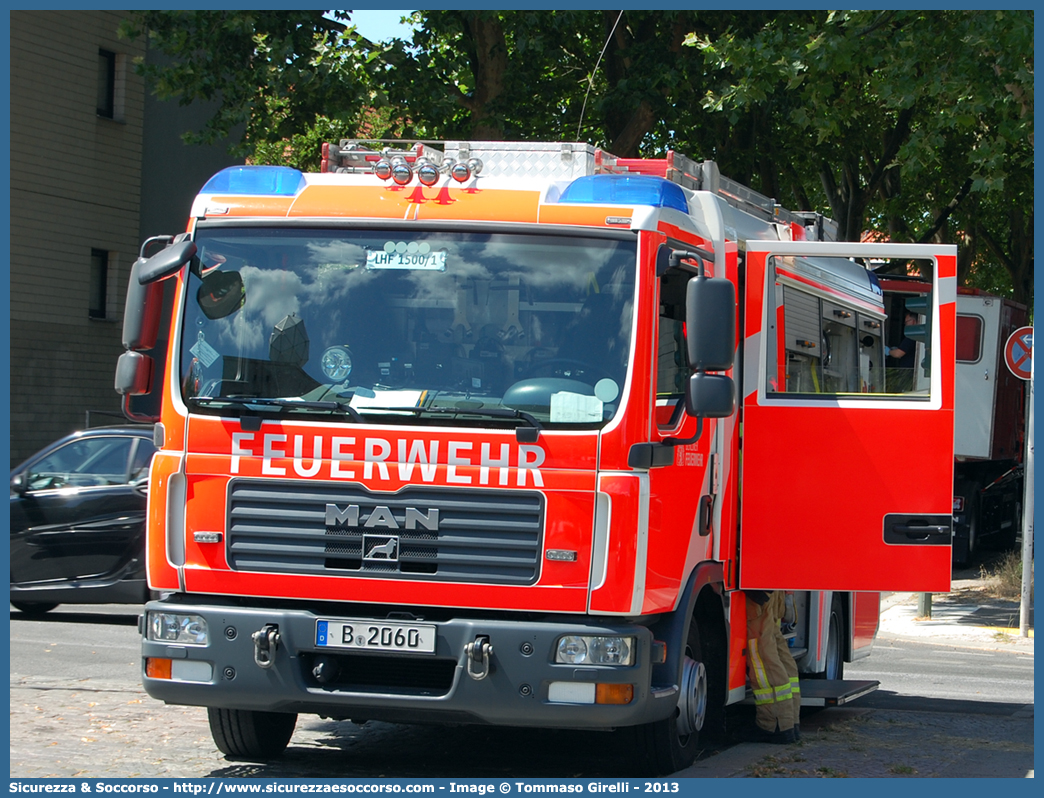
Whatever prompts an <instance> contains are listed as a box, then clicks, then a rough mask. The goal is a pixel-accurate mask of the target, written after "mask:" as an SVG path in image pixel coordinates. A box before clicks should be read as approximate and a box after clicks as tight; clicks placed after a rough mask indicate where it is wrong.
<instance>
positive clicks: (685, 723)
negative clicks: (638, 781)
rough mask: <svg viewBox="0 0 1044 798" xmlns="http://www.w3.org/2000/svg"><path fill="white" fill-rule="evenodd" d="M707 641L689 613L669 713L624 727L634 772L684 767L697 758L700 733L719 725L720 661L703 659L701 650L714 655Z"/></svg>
mask: <svg viewBox="0 0 1044 798" xmlns="http://www.w3.org/2000/svg"><path fill="white" fill-rule="evenodd" d="M707 642H709V640H701V630H700V625H699V623H698V621H697V618H696V617H695V615H694V617H693V619H692V620H691V621H690V623H689V636H688V639H687V640H686V645H685V660H684V662H683V664H682V680H681V690H680V695H679V698H678V707H677V708H676V709H675V711H674V714H672V715H671V716H669V717H667V718H664V719H663V720H658V721H655V722H653V723H646V724H643V725H641V726H632V727H630V728H629V729H626V730H625V731H626V732H627V734H628V735H629V738H630V739H629V740H628V747H629V749H630V750H631V751H633V755H634V757H635V759H636V760H637V761H636V764H637V765H638V767H639V770H640V773H639V775H646V776H668V775H670V774H672V773H676V772H677V771H679V770H682V769H683V768H687V767H688V766H689V765H691V764H692V763H693V762H695V761H696V755H697V754H698V753H699V752H700V742H701V739H705V738H707V737H712V736H714V735H715V734H717V733H718V731H719V730H724V712H725V702H724V699H723V698H722V697H721V696H720V692H721V691H720V690H719V689H717V688H718V681H719V677H723V676H724V667H723V663H720V664H721V665H722V667H719V663H717V662H714V661H711V662H704V651H707V652H708V653H709V654H710V655H711V658H712V659H713V652H714V651H715V650H716V647H715V646H713V645H706V644H705V643H707ZM708 666H709V667H708ZM721 684H722V685H723V684H724V682H723V681H722V682H721ZM719 699H720V706H719V704H718V701H719Z"/></svg>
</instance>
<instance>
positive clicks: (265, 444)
mask: <svg viewBox="0 0 1044 798" xmlns="http://www.w3.org/2000/svg"><path fill="white" fill-rule="evenodd" d="M830 228H831V224H830V222H829V220H825V219H823V218H822V217H821V216H819V215H817V214H815V213H792V212H789V211H786V210H785V209H783V208H781V207H780V206H779V205H777V204H776V203H775V202H774V201H773V200H771V199H769V198H767V197H763V196H761V195H759V194H757V193H755V192H753V191H750V190H749V189H746V188H745V187H743V186H740V185H738V184H736V183H734V182H732V181H730V180H728V179H727V178H725V177H722V176H721V175H720V174H719V173H718V170H717V168H716V165H715V164H714V163H713V162H710V161H704V162H695V161H692V160H690V159H688V158H686V157H684V156H682V155H680V154H677V153H673V152H671V153H668V155H667V157H666V158H663V159H618V158H614V157H612V156H611V155H609V154H607V153H604V152H602V151H600V150H597V149H595V148H593V147H591V146H589V145H585V144H576V143H560V142H559V143H510V142H466V141H454V142H444V143H442V144H439V145H432V144H427V143H424V144H419V145H416V146H409V147H407V146H401V145H395V144H388V145H387V146H382V145H381V144H374V143H363V142H349V141H342V142H341V143H340V144H339V145H325V146H324V163H323V171H322V172H321V173H316V174H305V173H302V172H299V171H297V170H295V169H291V168H287V167H277V166H242V167H233V168H230V169H226V170H224V171H222V172H219V173H218V174H217V175H215V176H214V177H213V178H212V179H211V180H210V181H209V182H208V183H207V184H206V185H205V186H204V187H203V189H202V190H201V192H200V194H199V195H198V197H197V199H196V200H195V203H194V205H193V207H192V212H191V218H190V220H189V224H188V229H187V231H186V232H185V233H184V234H181V235H179V236H177V237H175V238H173V239H172V240H171V241H170V242H169V245H168V246H167V247H166V248H164V249H163V250H161V251H160V252H158V253H156V254H155V255H153V256H152V257H150V258H145V257H142V258H141V259H139V261H138V262H137V263H136V264H135V266H134V269H133V273H132V279H131V286H130V290H129V292H128V299H127V315H126V324H125V328H124V344H125V346H126V349H127V351H126V352H125V353H124V354H123V356H122V357H121V359H120V362H119V365H118V367H117V377H116V386H117V390H118V391H119V392H120V393H122V394H124V395H125V397H127V398H128V399H129V398H130V397H132V396H136V395H143V394H148V393H149V392H150V390H153V389H155V390H157V391H161V392H162V396H161V402H160V410H159V412H158V413H157V414H155V415H154V416H153V417H152V418H151V420H152V421H154V422H156V427H155V429H156V440H157V442H158V445H159V452H158V454H157V455H156V457H155V459H154V460H153V463H152V470H151V479H150V484H149V510H148V516H149V517H148V544H147V560H148V576H149V584H150V587H151V588H152V589H153V590H155V591H160V592H161V593H162V594H163V598H162V600H159V601H152V602H149V604H148V605H147V606H146V610H145V615H144V617H143V623H142V633H143V642H142V663H143V679H144V684H145V688H146V690H147V692H148V693H149V694H150V695H151V696H153V697H155V698H158V699H160V700H163V701H166V702H169V703H174V704H187V705H198V706H204V707H207V708H208V710H209V716H210V722H211V729H212V732H213V736H214V739H215V742H216V743H217V745H218V747H219V748H221V750H222V751H224V752H226V753H228V754H231V755H236V756H246V757H267V756H273V755H275V754H277V753H279V752H280V751H281V750H282V749H283V748H284V747H285V746H286V744H287V743H288V741H289V739H290V737H291V734H292V732H293V729H294V725H295V722H296V717H297V715H298V714H299V713H312V714H317V715H321V716H325V717H330V718H339V719H353V720H364V719H377V720H389V721H401V722H433V723H440V722H453V723H461V722H465V723H479V724H503V725H513V726H531V727H569V728H590V729H611V728H617V729H621V730H622V732H621V733H625V734H631V735H633V736H634V740H635V749H634V750H635V752H636V754H635V756H636V761H635V771H636V772H638V771H640V772H644V773H657V774H662V773H670V772H674V771H676V770H678V769H680V768H682V767H684V766H686V765H687V764H689V763H690V762H692V760H693V758H694V756H695V753H696V751H697V750H698V747H699V745H700V743H699V739H700V737H701V735H715V734H718V733H720V732H721V731H722V727H723V722H724V714H725V713H724V709H725V706H726V705H727V704H730V703H735V702H740V701H743V700H744V699H745V698H746V696H747V685H746V663H745V645H746V643H745V636H746V635H745V604H744V600H743V595H744V594H743V591H744V590H753V589H769V590H771V589H785V590H788V591H790V599H791V606H792V607H793V613H792V616H791V617H789V618H788V630H789V633H790V637H791V642H792V646H793V653H794V655H795V658H796V659H797V660H798V662H799V665H800V668H801V670H802V671H803V672H804V673H806V674H809V675H818V676H820V677H828V678H826V679H824V680H823V681H822V682H820V683H819V688H820V689H818V690H816V689H813V683H811V682H810V683H808V684H806V685H805V686H803V688H802V689H803V694H804V695H803V698H804V703H806V704H809V703H816V702H819V703H823V702H836V701H843V700H845V698H846V697H851V696H852V695H853V694H854V693H856V692H858V691H859V690H865V689H871V687H872V683H871V684H870V685H869V686H867V685H855V686H853V684H852V683H849V682H839V681H837V679H838V678H839V677H840V676H841V671H842V668H843V663H844V662H845V661H851V660H853V659H857V658H859V657H862V656H865V655H867V654H868V653H869V651H870V648H871V646H872V643H873V639H874V636H875V634H876V630H877V622H878V612H879V602H878V598H879V594H878V592H877V591H882V590H906V591H931V592H936V591H947V590H948V589H949V584H950V540H951V520H952V514H951V509H952V495H951V487H952V476H953V462H954V460H953V390H954V386H953V379H954V369H953V353H954V324H955V317H956V312H955V302H956V298H957V289H956V252H955V249H954V247H952V246H929V245H899V244H874V245H864V244H853V243H840V242H835V241H831V240H829V238H830V235H829V231H830ZM871 260H872V261H874V262H876V261H887V262H891V263H894V262H896V261H903V262H907V261H910V262H915V263H917V264H918V265H919V267H920V270H921V273H922V274H926V275H931V277H930V278H929V279H928V280H927V284H928V286H929V287H930V290H929V291H928V292H927V293H926V294H925V295H924V296H925V298H926V300H927V301H926V305H925V309H924V311H923V319H924V324H925V335H926V339H925V340H927V341H928V342H930V346H931V349H932V352H933V353H934V354H933V357H934V361H933V362H934V364H935V365H934V367H933V368H931V370H930V373H929V374H927V375H925V377H924V379H922V380H920V381H919V382H918V384H917V385H916V386H915V387H914V388H911V389H910V390H908V391H906V392H904V393H896V392H893V393H889V392H887V390H886V384H885V377H884V367H883V364H884V338H883V335H882V333H883V331H884V330H885V328H886V326H887V324H888V322H889V318H888V313H887V310H886V307H885V305H884V301H883V295H882V291H881V288H880V285H879V284H878V281H877V279H876V277H875V275H874V273H873V272H872V271H871V269H870V268H868V264H870V262H871ZM166 280H170V281H173V282H174V285H175V288H176V290H175V292H174V293H175V300H174V303H173V310H172V312H171V315H170V330H171V334H170V343H169V351H168V352H167V353H166V358H165V365H164V366H162V367H154V364H153V361H152V358H151V356H150V355H149V354H147V352H148V350H149V349H150V348H151V347H152V346H153V345H154V344H155V338H156V328H157V326H158V323H159V315H160V313H161V308H162V302H161V296H162V290H161V286H162V285H163V281H166ZM160 368H162V369H163V371H164V372H165V373H160ZM154 371H155V372H156V373H153V372H154ZM137 417H138V418H139V420H140V419H141V415H140V414H138V415H137ZM896 440H902V441H904V442H905V445H906V446H907V447H909V451H914V452H916V453H917V460H916V475H917V478H916V479H911V478H910V473H911V472H910V470H909V468H910V466H909V464H908V463H906V462H904V461H897V459H896V458H895V448H894V447H893V446H892V445H891V442H893V441H896Z"/></svg>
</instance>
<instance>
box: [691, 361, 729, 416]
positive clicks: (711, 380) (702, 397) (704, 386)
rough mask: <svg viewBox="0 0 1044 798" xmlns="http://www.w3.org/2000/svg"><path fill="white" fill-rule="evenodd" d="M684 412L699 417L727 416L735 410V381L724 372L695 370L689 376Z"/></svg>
mask: <svg viewBox="0 0 1044 798" xmlns="http://www.w3.org/2000/svg"><path fill="white" fill-rule="evenodd" d="M685 412H686V413H688V414H689V415H690V416H697V417H699V418H728V417H729V416H731V415H732V414H733V413H735V412H736V383H735V381H734V380H733V379H732V378H731V377H726V376H725V375H724V374H704V373H703V372H701V371H697V372H696V373H695V374H693V375H692V376H691V377H689V385H688V390H687V391H686V393H685Z"/></svg>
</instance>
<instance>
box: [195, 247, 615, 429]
mask: <svg viewBox="0 0 1044 798" xmlns="http://www.w3.org/2000/svg"><path fill="white" fill-rule="evenodd" d="M196 243H197V246H198V248H199V251H198V258H199V262H198V264H197V263H194V264H193V269H192V276H191V278H190V284H189V293H188V300H187V304H186V310H185V322H184V327H183V333H182V335H183V338H182V342H181V364H180V368H181V378H182V392H183V396H184V397H185V400H186V402H187V403H188V404H189V406H190V407H191V408H192V409H193V410H194V411H196V412H202V413H221V414H237V415H238V414H240V413H243V412H247V411H246V410H245V409H249V410H250V412H257V413H259V414H261V415H264V414H265V413H270V412H278V413H280V414H284V415H286V414H293V415H294V416H300V415H303V414H309V415H315V414H322V413H326V414H330V413H332V412H338V413H340V414H341V416H340V418H339V419H338V420H342V419H343V420H347V421H357V420H358V419H359V418H360V417H364V418H365V420H367V421H371V422H379V423H418V422H420V423H427V422H428V421H429V420H430V421H431V422H432V423H439V424H446V423H447V422H448V423H471V424H482V425H486V426H490V425H492V426H499V425H505V424H507V425H509V426H518V425H519V424H525V423H527V421H526V417H528V420H529V422H530V423H531V422H532V421H533V420H534V419H535V420H537V421H538V422H539V423H540V424H541V425H551V426H552V427H554V426H556V425H562V426H568V427H579V428H594V427H598V426H601V425H602V424H604V423H605V422H606V421H608V420H609V419H611V418H612V417H613V415H614V413H615V412H616V409H617V405H618V402H619V399H620V394H621V391H622V388H623V385H624V379H625V376H626V371H627V363H628V360H629V354H630V333H631V314H632V306H633V302H634V279H635V258H636V242H635V240H633V239H615V238H593V237H592V238H580V237H575V236H561V235H546V234H544V235H528V234H526V235H502V234H491V233H461V232H423V231H409V232H405V231H385V232H379V231H373V230H365V231H364V230H343V229H341V230H319V229H271V228H248V227H247V228H220V229H214V230H209V231H207V230H201V231H198V234H197V236H196ZM223 398H224V399H227V400H229V401H224V400H223ZM250 399H259V400H262V401H259V402H256V403H253V404H252V403H250V402H247V401H243V400H250ZM233 400H239V401H233ZM448 411H457V412H448ZM509 411H521V413H515V412H509Z"/></svg>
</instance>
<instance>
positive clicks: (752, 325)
mask: <svg viewBox="0 0 1044 798" xmlns="http://www.w3.org/2000/svg"><path fill="white" fill-rule="evenodd" d="M853 258H858V259H866V260H864V261H861V262H860V261H856V262H853V261H852V260H850V259H853ZM883 259H886V260H887V261H888V262H889V263H890V264H891V265H890V266H889V271H893V272H894V271H897V270H900V269H903V270H909V269H911V268H913V267H916V268H919V269H921V273H922V276H924V277H926V278H927V279H929V280H930V282H931V285H932V291H931V294H930V299H929V301H928V302H927V303H926V305H925V306H924V307H923V308H919V309H918V312H919V314H920V316H919V319H918V320H919V321H920V322H921V323H920V324H919V325H916V327H914V326H911V327H909V328H908V334H909V335H911V336H919V337H920V339H921V340H923V341H924V344H925V345H924V347H923V349H921V348H919V351H922V352H923V361H922V363H921V364H920V366H921V367H922V368H923V372H919V373H921V374H922V379H920V380H918V381H915V383H914V384H913V385H907V386H903V387H899V383H898V382H894V383H892V384H889V380H888V379H887V378H886V374H885V372H887V371H888V369H885V368H883V367H884V366H885V365H886V362H887V361H886V360H885V346H886V342H885V341H884V340H883V338H882V336H881V330H883V329H884V325H883V324H882V322H883V321H884V318H883V304H882V303H880V302H879V301H875V296H874V295H875V294H876V295H878V296H879V295H880V293H881V292H880V288H879V287H878V284H877V280H876V277H874V276H873V275H872V274H870V271H871V270H872V269H873V268H875V267H877V266H880V262H881V260H883ZM911 264H912V266H911ZM855 265H858V266H859V267H860V268H853V266H855ZM865 266H870V269H866V268H864V267H865ZM956 268H957V264H956V248H955V247H952V246H934V245H903V244H874V245H868V244H855V243H831V242H803V241H795V242H790V241H787V242H777V241H756V242H754V241H752V242H749V244H748V249H747V272H746V277H747V279H746V287H745V297H744V302H745V308H744V325H745V329H744V345H743V357H744V362H743V379H742V385H741V396H742V413H743V417H742V423H743V443H742V480H743V481H742V499H741V522H740V523H741V526H740V572H739V573H740V577H739V581H740V587H741V588H746V589H780V588H784V589H792V590H839V591H880V590H889V591H896V590H910V591H925V592H945V591H948V590H949V587H950V556H951V555H950V543H951V535H952V533H951V518H952V515H951V514H952V487H953V439H954V436H953V431H954V428H953V375H954V362H955V358H954V325H955V314H956V312H955V303H956V287H957V279H956ZM926 272H929V273H930V274H926ZM839 308H840V309H842V314H843V313H851V314H853V315H851V316H850V317H845V316H843V315H839V313H838V309H839ZM835 318H844V319H845V321H846V323H848V322H850V323H854V324H855V325H856V331H857V332H856V334H855V335H854V336H852V335H851V334H850V331H849V330H846V329H841V327H840V326H837V325H835V327H837V331H838V335H837V336H836V337H834V335H833V333H832V332H831V326H830V323H828V322H831V323H832V321H833V320H834V319H835ZM842 333H843V335H842ZM889 343H890V342H889ZM848 349H851V351H850V352H849V351H848ZM853 358H854V360H853ZM846 362H847V363H854V364H855V365H853V366H852V368H853V369H857V372H856V373H857V375H861V376H859V378H858V379H857V378H853V379H850V380H838V379H837V378H836V376H831V375H832V374H835V373H836V366H837V364H839V363H846ZM894 370H895V369H893V371H894Z"/></svg>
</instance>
